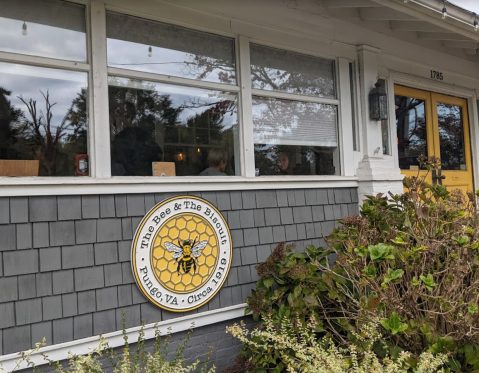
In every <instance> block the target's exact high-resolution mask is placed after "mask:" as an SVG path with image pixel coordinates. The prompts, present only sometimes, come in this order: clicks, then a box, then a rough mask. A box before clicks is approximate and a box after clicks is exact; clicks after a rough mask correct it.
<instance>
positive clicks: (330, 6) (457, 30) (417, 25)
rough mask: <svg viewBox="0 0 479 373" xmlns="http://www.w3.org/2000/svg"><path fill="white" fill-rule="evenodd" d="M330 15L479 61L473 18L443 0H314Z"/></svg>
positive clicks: (477, 34)
mask: <svg viewBox="0 0 479 373" xmlns="http://www.w3.org/2000/svg"><path fill="white" fill-rule="evenodd" d="M315 3H316V4H318V5H320V6H322V7H323V8H324V9H325V13H326V14H327V15H329V16H330V17H332V18H337V19H341V20H343V21H347V22H351V23H355V24H358V25H360V26H362V27H365V28H368V29H371V30H374V31H378V32H384V33H388V34H392V35H394V36H395V37H397V38H399V39H402V40H407V41H409V42H413V43H415V44H419V45H423V46H425V47H427V48H431V49H435V50H442V51H445V52H447V53H448V54H452V55H455V56H458V57H462V58H464V59H467V60H470V61H474V62H479V31H475V30H474V27H473V25H474V21H475V19H476V17H475V16H474V14H471V13H469V12H467V11H465V10H464V9H461V8H459V7H457V6H454V5H453V4H450V3H448V2H446V8H447V13H448V17H447V18H446V19H443V18H442V8H443V7H444V5H443V4H444V3H443V1H442V0H408V1H407V2H405V0H315ZM477 20H478V21H479V16H478V17H477Z"/></svg>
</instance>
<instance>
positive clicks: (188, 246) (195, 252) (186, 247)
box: [165, 237, 208, 275]
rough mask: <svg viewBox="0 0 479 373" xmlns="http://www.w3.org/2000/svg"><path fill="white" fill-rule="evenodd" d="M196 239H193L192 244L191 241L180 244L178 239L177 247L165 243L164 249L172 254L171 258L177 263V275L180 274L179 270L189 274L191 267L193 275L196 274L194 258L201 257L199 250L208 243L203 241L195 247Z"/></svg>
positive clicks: (170, 243)
mask: <svg viewBox="0 0 479 373" xmlns="http://www.w3.org/2000/svg"><path fill="white" fill-rule="evenodd" d="M197 238H198V237H197ZM197 238H195V240H194V241H193V243H192V242H191V240H183V242H180V239H179V238H178V245H179V246H176V245H175V244H174V243H172V242H165V247H166V249H167V250H168V251H169V252H170V253H174V254H173V258H174V259H175V260H176V262H178V267H177V269H176V271H177V272H178V275H179V274H180V268H181V269H182V270H183V272H184V273H189V272H190V270H191V266H193V273H195V272H196V263H197V261H196V258H198V257H199V256H200V255H201V250H203V249H204V248H205V247H206V244H207V243H208V241H207V240H205V241H201V242H199V243H198V244H197V245H195V244H196V239H197ZM180 258H181V259H180Z"/></svg>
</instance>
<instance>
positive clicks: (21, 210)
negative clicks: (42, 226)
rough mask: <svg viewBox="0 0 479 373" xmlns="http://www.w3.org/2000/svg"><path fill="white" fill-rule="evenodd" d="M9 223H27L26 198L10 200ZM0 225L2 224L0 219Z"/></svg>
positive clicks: (0, 204) (0, 206) (0, 205)
mask: <svg viewBox="0 0 479 373" xmlns="http://www.w3.org/2000/svg"><path fill="white" fill-rule="evenodd" d="M1 209H2V203H1V202H0V210H1ZM0 215H1V213H0ZM10 222H11V223H26V222H28V197H12V198H10ZM5 223H8V221H6V222H5ZM0 224H3V222H2V221H1V219H0Z"/></svg>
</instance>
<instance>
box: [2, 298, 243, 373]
mask: <svg viewBox="0 0 479 373" xmlns="http://www.w3.org/2000/svg"><path fill="white" fill-rule="evenodd" d="M246 307H247V305H246V303H242V304H238V305H235V306H230V307H225V308H220V309H218V310H213V311H206V312H202V313H199V314H192V315H188V316H182V317H178V318H175V319H171V320H166V321H161V322H158V323H157V324H156V325H157V326H158V329H159V330H160V331H161V332H162V335H166V331H167V328H171V334H174V333H178V332H182V331H185V330H188V329H189V328H190V327H191V325H192V323H193V322H194V328H195V329H196V328H199V327H202V326H207V325H212V324H217V323H220V322H222V321H227V320H232V319H235V318H238V317H242V316H245V309H246ZM140 329H141V327H139V326H137V327H134V328H129V329H126V335H127V337H128V343H136V341H137V340H138V334H139V331H140ZM143 330H144V332H145V340H148V339H153V338H155V330H156V329H155V324H154V323H152V324H148V325H145V326H144V328H143ZM103 337H104V338H105V339H106V340H107V342H108V344H109V345H110V347H120V346H123V345H124V344H125V342H124V340H123V332H122V331H121V330H119V331H116V332H112V333H106V334H103ZM98 343H99V337H98V336H93V337H88V338H82V339H77V340H74V341H71V342H65V343H59V344H56V345H52V346H46V347H43V348H41V349H40V350H39V351H35V352H34V353H32V355H31V361H32V362H34V363H35V364H36V365H44V364H48V362H46V361H45V360H44V359H43V357H42V356H41V355H40V354H41V353H44V354H46V355H47V356H48V357H49V358H50V359H52V360H55V361H61V360H65V359H68V354H69V352H70V351H71V352H72V353H73V354H77V355H80V354H87V353H89V352H90V351H91V349H92V348H95V347H97V346H98ZM205 347H206V346H205ZM16 361H18V353H13V354H9V355H4V356H0V364H1V368H3V370H4V371H6V372H9V371H11V370H12V369H14V368H15V366H16ZM25 368H27V364H26V363H22V365H20V369H25Z"/></svg>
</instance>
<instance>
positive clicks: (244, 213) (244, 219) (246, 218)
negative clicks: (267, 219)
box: [239, 210, 254, 228]
mask: <svg viewBox="0 0 479 373" xmlns="http://www.w3.org/2000/svg"><path fill="white" fill-rule="evenodd" d="M239 213H240V218H239V219H240V226H241V228H254V214H253V210H241V211H240V212H239Z"/></svg>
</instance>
